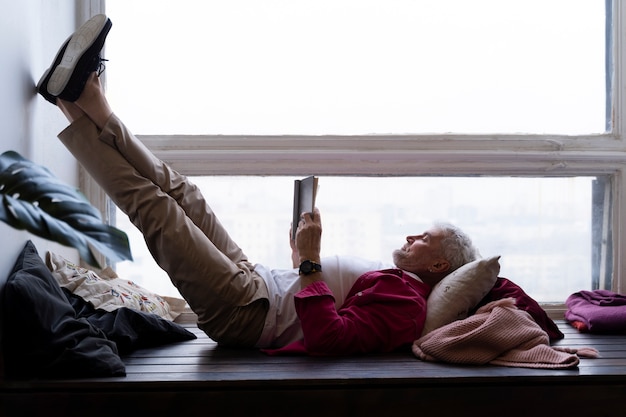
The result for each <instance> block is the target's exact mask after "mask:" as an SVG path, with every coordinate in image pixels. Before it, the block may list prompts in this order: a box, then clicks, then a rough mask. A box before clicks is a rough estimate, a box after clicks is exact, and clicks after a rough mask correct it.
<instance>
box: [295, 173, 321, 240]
mask: <svg viewBox="0 0 626 417" xmlns="http://www.w3.org/2000/svg"><path fill="white" fill-rule="evenodd" d="M316 195H317V177H315V176H310V177H306V178H303V179H301V180H295V181H294V182H293V222H292V224H291V238H292V239H295V238H296V230H297V229H298V222H299V221H300V215H301V214H302V213H309V212H312V211H313V208H314V207H315V196H316Z"/></svg>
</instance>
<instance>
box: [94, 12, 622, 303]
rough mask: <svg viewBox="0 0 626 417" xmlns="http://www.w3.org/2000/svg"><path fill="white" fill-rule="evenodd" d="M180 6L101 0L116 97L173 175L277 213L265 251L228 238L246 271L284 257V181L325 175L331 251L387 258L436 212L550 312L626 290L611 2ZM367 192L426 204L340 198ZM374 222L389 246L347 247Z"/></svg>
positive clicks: (616, 15)
mask: <svg viewBox="0 0 626 417" xmlns="http://www.w3.org/2000/svg"><path fill="white" fill-rule="evenodd" d="M391 4H393V7H391V6H390V5H391ZM470 5H471V7H470ZM605 5H606V8H605ZM184 6H185V7H187V9H184V10H182V9H181V8H182V7H183V5H178V4H176V5H173V4H172V3H171V2H162V1H154V0H152V1H150V2H140V1H137V2H132V3H131V4H129V3H128V2H121V1H116V0H110V1H109V2H107V13H108V14H109V16H111V18H112V20H113V23H114V26H113V30H112V31H111V34H110V35H109V41H108V43H107V50H106V54H107V58H109V59H110V62H109V63H108V66H107V71H106V73H105V74H106V76H107V88H108V94H109V97H110V99H111V102H112V104H113V107H114V109H115V110H116V113H117V114H118V115H120V116H121V118H122V119H123V120H125V122H126V123H127V124H128V125H129V126H130V127H131V129H132V130H133V131H134V132H135V133H136V134H137V135H138V136H139V137H140V139H142V140H143V141H144V142H145V143H146V144H147V145H148V146H149V147H150V148H151V149H153V150H154V151H155V152H156V153H157V155H158V156H160V157H161V158H163V159H165V160H167V161H168V162H169V163H171V164H172V165H173V166H174V168H176V169H178V170H179V171H181V172H184V173H186V174H189V175H193V176H208V177H209V178H208V179H207V180H204V179H201V178H197V181H198V182H201V183H203V184H206V185H203V186H206V187H222V186H224V184H226V186H227V187H230V188H233V185H234V184H241V183H244V184H245V186H246V193H248V192H249V193H250V194H247V199H253V200H254V201H255V206H254V212H255V213H257V214H259V215H261V216H264V217H263V218H264V219H265V218H267V217H266V216H271V215H273V216H276V217H272V220H271V221H268V222H265V223H264V224H263V225H262V226H263V227H268V226H269V227H271V228H272V230H273V231H272V234H273V235H275V236H277V241H276V242H272V243H271V244H268V245H266V246H269V247H271V248H272V250H273V251H274V252H275V253H274V254H269V253H266V252H263V251H264V250H266V248H261V247H254V246H252V243H250V244H249V245H250V246H246V240H247V239H248V238H247V236H244V234H243V233H242V235H241V238H239V237H238V236H236V239H237V240H238V241H239V242H240V243H241V246H242V247H243V248H244V249H245V250H246V252H248V255H250V256H251V258H253V260H256V259H255V258H256V256H255V255H256V254H258V260H259V261H262V262H266V263H268V264H270V265H272V266H273V265H280V264H281V263H283V265H285V264H284V262H288V261H289V253H288V249H289V248H288V244H287V241H286V237H287V229H288V226H289V224H288V222H289V211H290V204H291V200H290V198H291V195H290V192H291V181H293V179H294V178H296V177H301V176H304V175H308V174H317V175H320V176H321V177H322V179H321V189H320V200H319V201H318V203H319V205H320V208H321V209H322V214H323V216H324V217H323V218H324V222H325V223H324V224H325V231H324V241H323V247H324V250H325V252H327V254H330V252H331V251H332V250H333V249H335V251H338V252H341V251H344V250H346V251H347V250H352V249H354V248H356V247H357V246H358V250H359V251H363V252H364V253H363V255H364V256H366V257H370V256H374V255H373V254H376V253H378V254H379V258H381V259H382V260H386V259H385V257H386V256H388V254H389V248H395V247H396V246H397V245H398V239H403V238H404V236H405V235H406V234H408V233H413V231H415V230H413V229H410V230H407V228H412V227H420V228H422V227H427V226H428V225H429V224H430V222H432V221H433V220H437V219H441V220H450V221H453V222H455V223H457V224H459V223H460V224H459V225H460V226H461V227H463V228H464V229H465V230H467V231H468V232H469V233H470V235H472V236H473V237H474V239H475V240H476V243H477V245H478V246H479V248H480V249H481V251H482V253H483V255H491V254H496V253H499V254H502V265H503V269H502V274H501V275H502V276H506V277H508V278H511V279H512V280H514V281H515V282H518V283H519V284H520V285H522V286H523V287H524V288H525V289H526V290H527V291H528V292H529V293H530V294H531V295H532V296H534V297H535V298H537V299H539V300H541V301H544V302H561V303H562V302H563V301H564V299H565V297H566V296H567V295H569V294H570V293H571V292H573V291H575V290H578V289H589V288H594V287H596V288H597V287H605V286H607V281H608V286H609V287H611V286H612V287H613V288H614V289H615V290H619V289H620V288H622V286H624V285H625V284H624V283H623V282H624V279H623V278H622V277H621V275H620V274H621V270H620V264H621V258H620V256H619V255H620V253H621V252H622V251H623V250H624V249H623V244H621V242H622V241H623V239H624V236H622V234H623V233H626V232H623V231H621V228H620V227H619V226H620V225H621V224H624V221H625V220H626V219H622V217H623V215H622V214H621V212H622V211H623V210H620V207H622V206H623V199H624V198H625V197H624V191H623V179H622V170H623V168H624V157H623V156H622V154H623V152H624V150H625V148H626V147H625V146H624V143H623V141H622V139H621V138H622V135H621V120H622V114H621V109H622V106H621V104H620V103H621V101H620V100H621V96H620V95H619V94H618V93H619V91H620V88H619V83H620V82H621V79H620V78H619V77H615V78H614V77H613V74H618V73H619V72H618V71H614V68H617V67H618V66H619V65H620V64H621V62H620V60H619V59H620V57H621V49H620V48H621V44H616V45H613V43H612V40H613V39H619V36H618V35H616V34H615V33H621V32H620V31H621V30H622V28H621V19H622V17H621V16H622V14H623V13H624V12H623V10H622V8H621V6H620V4H619V3H617V2H615V4H614V3H613V2H610V1H608V2H606V3H601V2H588V1H571V0H569V1H556V0H555V1H550V2H545V1H543V2H539V1H528V2H520V3H515V4H514V5H512V3H508V2H507V3H506V4H504V3H502V2H498V1H474V2H465V1H458V2H455V1H449V2H436V1H406V2H405V1H395V0H394V1H392V2H388V1H373V0H372V1H359V2H358V3H357V2H351V1H304V0H292V1H262V2H258V1H243V0H234V1H232V2H212V1H201V2H191V1H190V2H186V3H185V5H184ZM414 6H415V7H418V9H408V8H410V7H414ZM219 7H225V9H219ZM179 9H181V10H179ZM179 11H181V12H182V14H179V13H178V12H179ZM163 13H165V14H163ZM606 22H608V25H607V24H606ZM389 23H391V25H390V26H389V27H387V28H385V27H384V24H389ZM164 28H167V30H164ZM607 28H608V29H607ZM479 29H485V30H484V31H482V30H480V31H479ZM158 34H163V35H165V38H164V39H161V38H158V37H157V35H158ZM607 34H608V36H606V35H607ZM514 35H516V36H517V35H521V37H519V36H518V37H513V36H514ZM333 48H336V49H333ZM607 51H608V52H609V53H608V54H607V53H606V52H607ZM151 76H156V78H155V79H151V78H150V77H151ZM333 83H335V84H333ZM194 97H195V98H197V99H199V100H200V104H194V102H193V99H194ZM607 103H608V104H607ZM179 110H180V112H178V111H179ZM607 115H609V116H607ZM334 187H338V190H335V189H334ZM358 187H365V188H366V189H367V190H370V192H371V190H376V191H375V195H379V194H380V193H382V192H383V191H385V192H386V191H389V190H392V189H396V188H397V189H398V190H400V191H397V192H398V193H401V192H402V191H403V190H404V189H406V188H411V189H415V190H419V191H417V192H416V193H415V195H416V196H417V199H416V200H410V201H404V199H402V198H401V197H399V196H398V198H397V199H396V200H393V199H390V200H391V201H390V204H389V205H388V206H385V207H383V208H380V207H376V208H374V206H372V207H370V206H369V205H366V204H364V203H362V201H363V198H362V197H363V196H362V195H360V196H349V194H348V193H347V191H346V190H350V191H353V190H357V189H358ZM271 190H280V192H278V194H277V195H273V194H272V197H268V196H270V194H269V191H271ZM432 194H435V195H436V197H435V198H433V197H431V195H432ZM396 195H397V194H396ZM279 197H280V198H285V200H284V201H283V202H282V203H279V202H278V198H279ZM324 199H326V200H324ZM210 202H211V203H212V204H213V205H214V206H215V204H216V203H220V202H222V199H220V200H218V201H215V200H214V199H210ZM257 203H258V204H257ZM331 206H335V207H331ZM261 207H263V208H262V209H261ZM215 208H216V211H217V212H218V213H230V212H233V211H234V210H233V209H232V208H224V209H220V208H217V207H215ZM413 208H415V210H413ZM266 211H267V213H266ZM389 213H393V214H391V215H390V214H389ZM370 215H376V217H375V218H373V217H370ZM413 215H415V216H416V217H415V218H411V217H410V216H413ZM363 216H366V217H367V219H368V220H369V225H365V222H364V220H363ZM222 217H224V216H222ZM223 220H225V219H223ZM236 220H237V219H236V218H234V219H233V221H236ZM348 220H354V221H355V223H351V222H349V221H348ZM228 221H230V219H228ZM225 222H226V221H225ZM372 224H375V226H372ZM253 225H254V226H255V227H257V226H259V227H260V225H258V223H257V224H255V222H252V224H249V225H245V227H244V228H243V229H242V230H246V233H247V231H249V230H250V229H251V228H252V226H253ZM368 226H369V227H373V228H374V230H373V231H372V232H371V233H372V234H373V233H377V234H378V233H380V235H381V236H384V238H380V239H365V240H367V241H368V242H367V243H366V244H364V243H363V240H364V239H363V238H362V237H361V238H359V242H353V241H350V239H351V238H352V236H355V238H356V236H358V234H357V232H361V231H362V230H366V228H367V227H368ZM233 228H234V229H235V232H234V233H239V231H238V230H237V226H236V224H234V226H233ZM334 229H336V230H346V231H345V232H344V233H343V234H337V235H335V236H333V235H332V233H333V232H332V230H334ZM268 230H269V229H267V230H262V231H261V232H262V234H266V233H268ZM388 232H389V233H388ZM553 238H554V240H553ZM257 240H258V239H257ZM254 241H255V239H254V238H252V239H250V242H254ZM378 241H382V243H381V245H380V246H378V245H373V244H372V242H378ZM281 251H284V252H281ZM135 252H136V251H135ZM613 253H615V256H613ZM266 256H267V257H275V259H268V260H267V261H266V260H265V259H262V258H265V257H266ZM140 258H141V256H140ZM139 261H141V259H139ZM287 266H288V265H287ZM125 267H126V266H125V265H123V264H120V265H118V268H120V270H121V271H123V268H125ZM122 273H123V272H122ZM129 273H131V272H129ZM164 282H166V280H165V279H164ZM150 286H152V287H153V286H154V285H153V284H152V281H151V282H150ZM164 291H166V290H164Z"/></svg>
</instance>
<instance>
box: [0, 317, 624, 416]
mask: <svg viewBox="0 0 626 417" xmlns="http://www.w3.org/2000/svg"><path fill="white" fill-rule="evenodd" d="M558 324H559V326H560V328H561V329H562V331H563V332H564V333H565V335H566V337H565V339H564V340H561V341H559V342H557V343H556V345H558V346H568V347H573V348H581V347H594V348H596V349H598V351H599V352H600V355H601V357H600V358H597V359H581V362H580V365H579V366H578V367H577V368H575V369H569V370H550V369H527V368H512V367H503V366H488V365H487V366H458V365H450V364H443V363H431V362H423V361H420V360H418V359H417V358H416V357H414V356H413V355H412V354H411V353H410V352H402V353H394V354H385V355H365V356H356V357H344V358H312V357H307V356H279V357H274V356H268V355H265V354H263V353H262V352H259V351H257V350H241V349H224V348H220V347H218V346H217V345H216V344H215V343H214V342H213V341H212V340H210V339H209V338H207V337H206V336H205V335H204V334H203V333H202V332H201V331H200V330H198V329H197V328H195V327H194V326H191V327H189V329H190V330H191V331H193V332H194V333H195V334H196V335H197V336H198V339H196V340H192V341H187V342H182V343H177V344H172V345H167V346H162V347H158V348H151V349H141V350H138V351H135V352H133V353H132V354H130V355H127V356H125V357H124V358H123V359H124V362H125V364H126V366H127V368H126V371H127V376H126V377H123V378H91V379H77V380H53V381H2V382H1V383H0V415H40V413H41V415H44V414H45V415H67V416H69V415H90V416H97V415H109V414H110V411H109V413H105V412H104V411H105V410H107V408H106V407H104V408H102V409H94V406H93V405H94V404H116V405H117V406H119V407H122V409H126V410H131V409H132V410H137V411H138V412H139V411H141V413H142V414H144V415H167V413H169V415H172V414H175V415H183V414H181V413H183V412H184V413H185V414H184V415H185V417H189V416H192V415H206V414H211V412H210V411H219V413H217V414H220V413H223V414H226V415H247V416H253V415H254V416H258V415H272V416H273V417H277V416H281V415H285V416H287V415H297V416H308V415H325V416H328V415H359V416H365V415H378V416H387V415H389V416H396V415H397V416H402V415H416V414H415V412H414V411H413V408H414V407H415V406H416V405H417V404H419V405H420V407H421V408H422V409H423V410H424V411H428V410H430V411H431V412H433V413H435V412H436V414H438V415H455V414H456V415H464V416H466V415H481V416H484V415H507V416H517V415H519V416H523V415H531V414H532V415H552V416H554V415H560V414H563V415H565V414H567V415H568V416H577V415H585V416H596V415H598V416H600V415H607V416H624V415H626V406H622V405H621V404H625V403H626V335H619V336H616V335H588V334H581V333H579V332H578V331H576V330H575V329H573V328H572V327H571V326H569V325H568V324H567V323H565V322H563V321H559V322H558ZM244 399H245V401H244ZM451 399H453V400H454V401H452V400H451ZM486 399H488V401H487V400H486ZM514 403H515V404H517V405H516V406H515V407H514V408H511V409H509V410H508V411H507V412H506V413H502V407H504V406H510V404H514ZM303 404H306V407H305V408H304V409H301V408H302V405H303ZM548 406H549V407H551V409H552V410H553V411H554V412H553V413H551V414H542V412H545V411H546V410H547V409H548V408H546V407H548ZM207 407H208V408H207ZM299 407H300V408H299ZM554 407H556V409H554ZM18 410H19V413H18ZM50 410H55V412H54V413H52V414H50V413H49V411H50ZM85 410H89V412H88V413H85ZM294 410H298V411H297V412H295V411H294ZM498 410H499V411H500V413H498V412H497V411H498ZM57 411H58V412H59V413H61V414H57V413H56V412H57ZM479 411H480V413H479ZM557 411H558V412H557ZM555 412H556V413H555ZM528 413H531V414H528ZM585 413H586V414H585Z"/></svg>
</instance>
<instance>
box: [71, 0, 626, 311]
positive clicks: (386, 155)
mask: <svg viewBox="0 0 626 417" xmlns="http://www.w3.org/2000/svg"><path fill="white" fill-rule="evenodd" d="M104 1H105V0H101V4H97V2H96V3H95V6H94V4H92V5H91V6H90V7H91V8H87V10H86V11H85V10H83V14H85V13H99V12H101V11H99V10H102V8H103V6H104ZM606 2H607V7H610V8H611V13H609V14H608V16H609V17H610V20H611V21H610V22H609V23H610V24H609V25H608V26H607V31H609V30H610V31H611V33H612V36H611V42H610V43H609V44H608V45H607V50H609V51H611V52H612V53H611V54H608V55H609V56H608V57H607V72H608V73H609V74H610V80H609V81H608V82H607V103H609V105H608V106H607V107H608V110H607V114H610V115H612V123H611V126H608V129H611V130H610V131H609V132H608V133H604V134H597V135H537V134H533V135H505V134H503V135H476V134H472V135H459V134H454V135H445V134H444V135H353V136H340V135H330V136H306V135H278V136H270V135H260V136H255V135H138V136H137V137H138V138H139V139H140V140H141V141H142V142H143V143H144V144H145V145H146V146H147V147H148V148H149V149H151V150H152V151H153V152H154V153H155V154H156V156H157V157H159V158H160V159H162V160H164V161H166V162H167V163H169V164H170V165H171V166H172V167H173V168H174V169H176V170H178V171H180V172H181V173H184V174H187V175H292V176H298V177H300V176H304V175H309V174H315V175H320V176H321V175H350V176H359V175H364V176H381V175H382V176H423V175H445V176H454V175H458V176H486V175H489V176H511V175H513V176H546V177H549V176H573V175H607V176H609V178H610V182H611V191H612V196H613V198H612V203H611V226H612V242H611V243H612V246H613V256H612V264H613V265H612V266H613V280H612V288H611V289H612V290H613V291H616V292H620V293H625V292H626V271H625V268H624V260H625V259H626V181H625V177H624V175H625V174H624V172H625V170H626V141H625V139H624V138H625V133H626V127H625V123H624V121H625V120H626V110H625V109H626V105H625V104H626V103H625V102H624V100H625V97H626V94H624V90H625V89H626V81H625V80H624V77H623V75H622V74H623V68H626V51H625V50H624V48H625V46H624V42H623V41H622V39H624V37H625V36H626V23H625V22H626V7H624V6H622V3H621V2H618V1H611V0H606ZM94 9H95V10H94ZM105 74H106V73H105ZM81 184H82V185H81V186H82V188H83V191H84V192H85V193H86V195H87V196H88V197H89V198H90V200H91V201H92V202H93V203H94V204H95V205H96V206H98V207H99V208H101V210H102V211H103V213H105V218H106V219H109V218H110V216H109V213H111V210H110V202H109V201H108V199H107V198H106V196H105V195H104V193H103V192H102V190H101V189H100V188H99V187H98V186H97V185H96V184H95V183H94V182H93V180H91V178H89V176H88V175H85V173H84V172H83V171H82V169H81ZM590 278H591V277H590ZM545 307H546V308H547V309H551V308H554V309H556V310H557V311H562V310H563V305H562V304H559V305H550V306H545Z"/></svg>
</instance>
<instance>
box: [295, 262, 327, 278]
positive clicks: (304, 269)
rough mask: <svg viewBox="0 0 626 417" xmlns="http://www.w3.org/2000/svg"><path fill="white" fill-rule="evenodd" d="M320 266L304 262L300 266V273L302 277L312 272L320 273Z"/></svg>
mask: <svg viewBox="0 0 626 417" xmlns="http://www.w3.org/2000/svg"><path fill="white" fill-rule="evenodd" d="M321 270H322V266H321V265H318V264H316V263H315V262H311V261H304V262H302V263H301V264H300V273H301V274H304V275H309V274H312V273H313V272H317V271H321Z"/></svg>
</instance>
